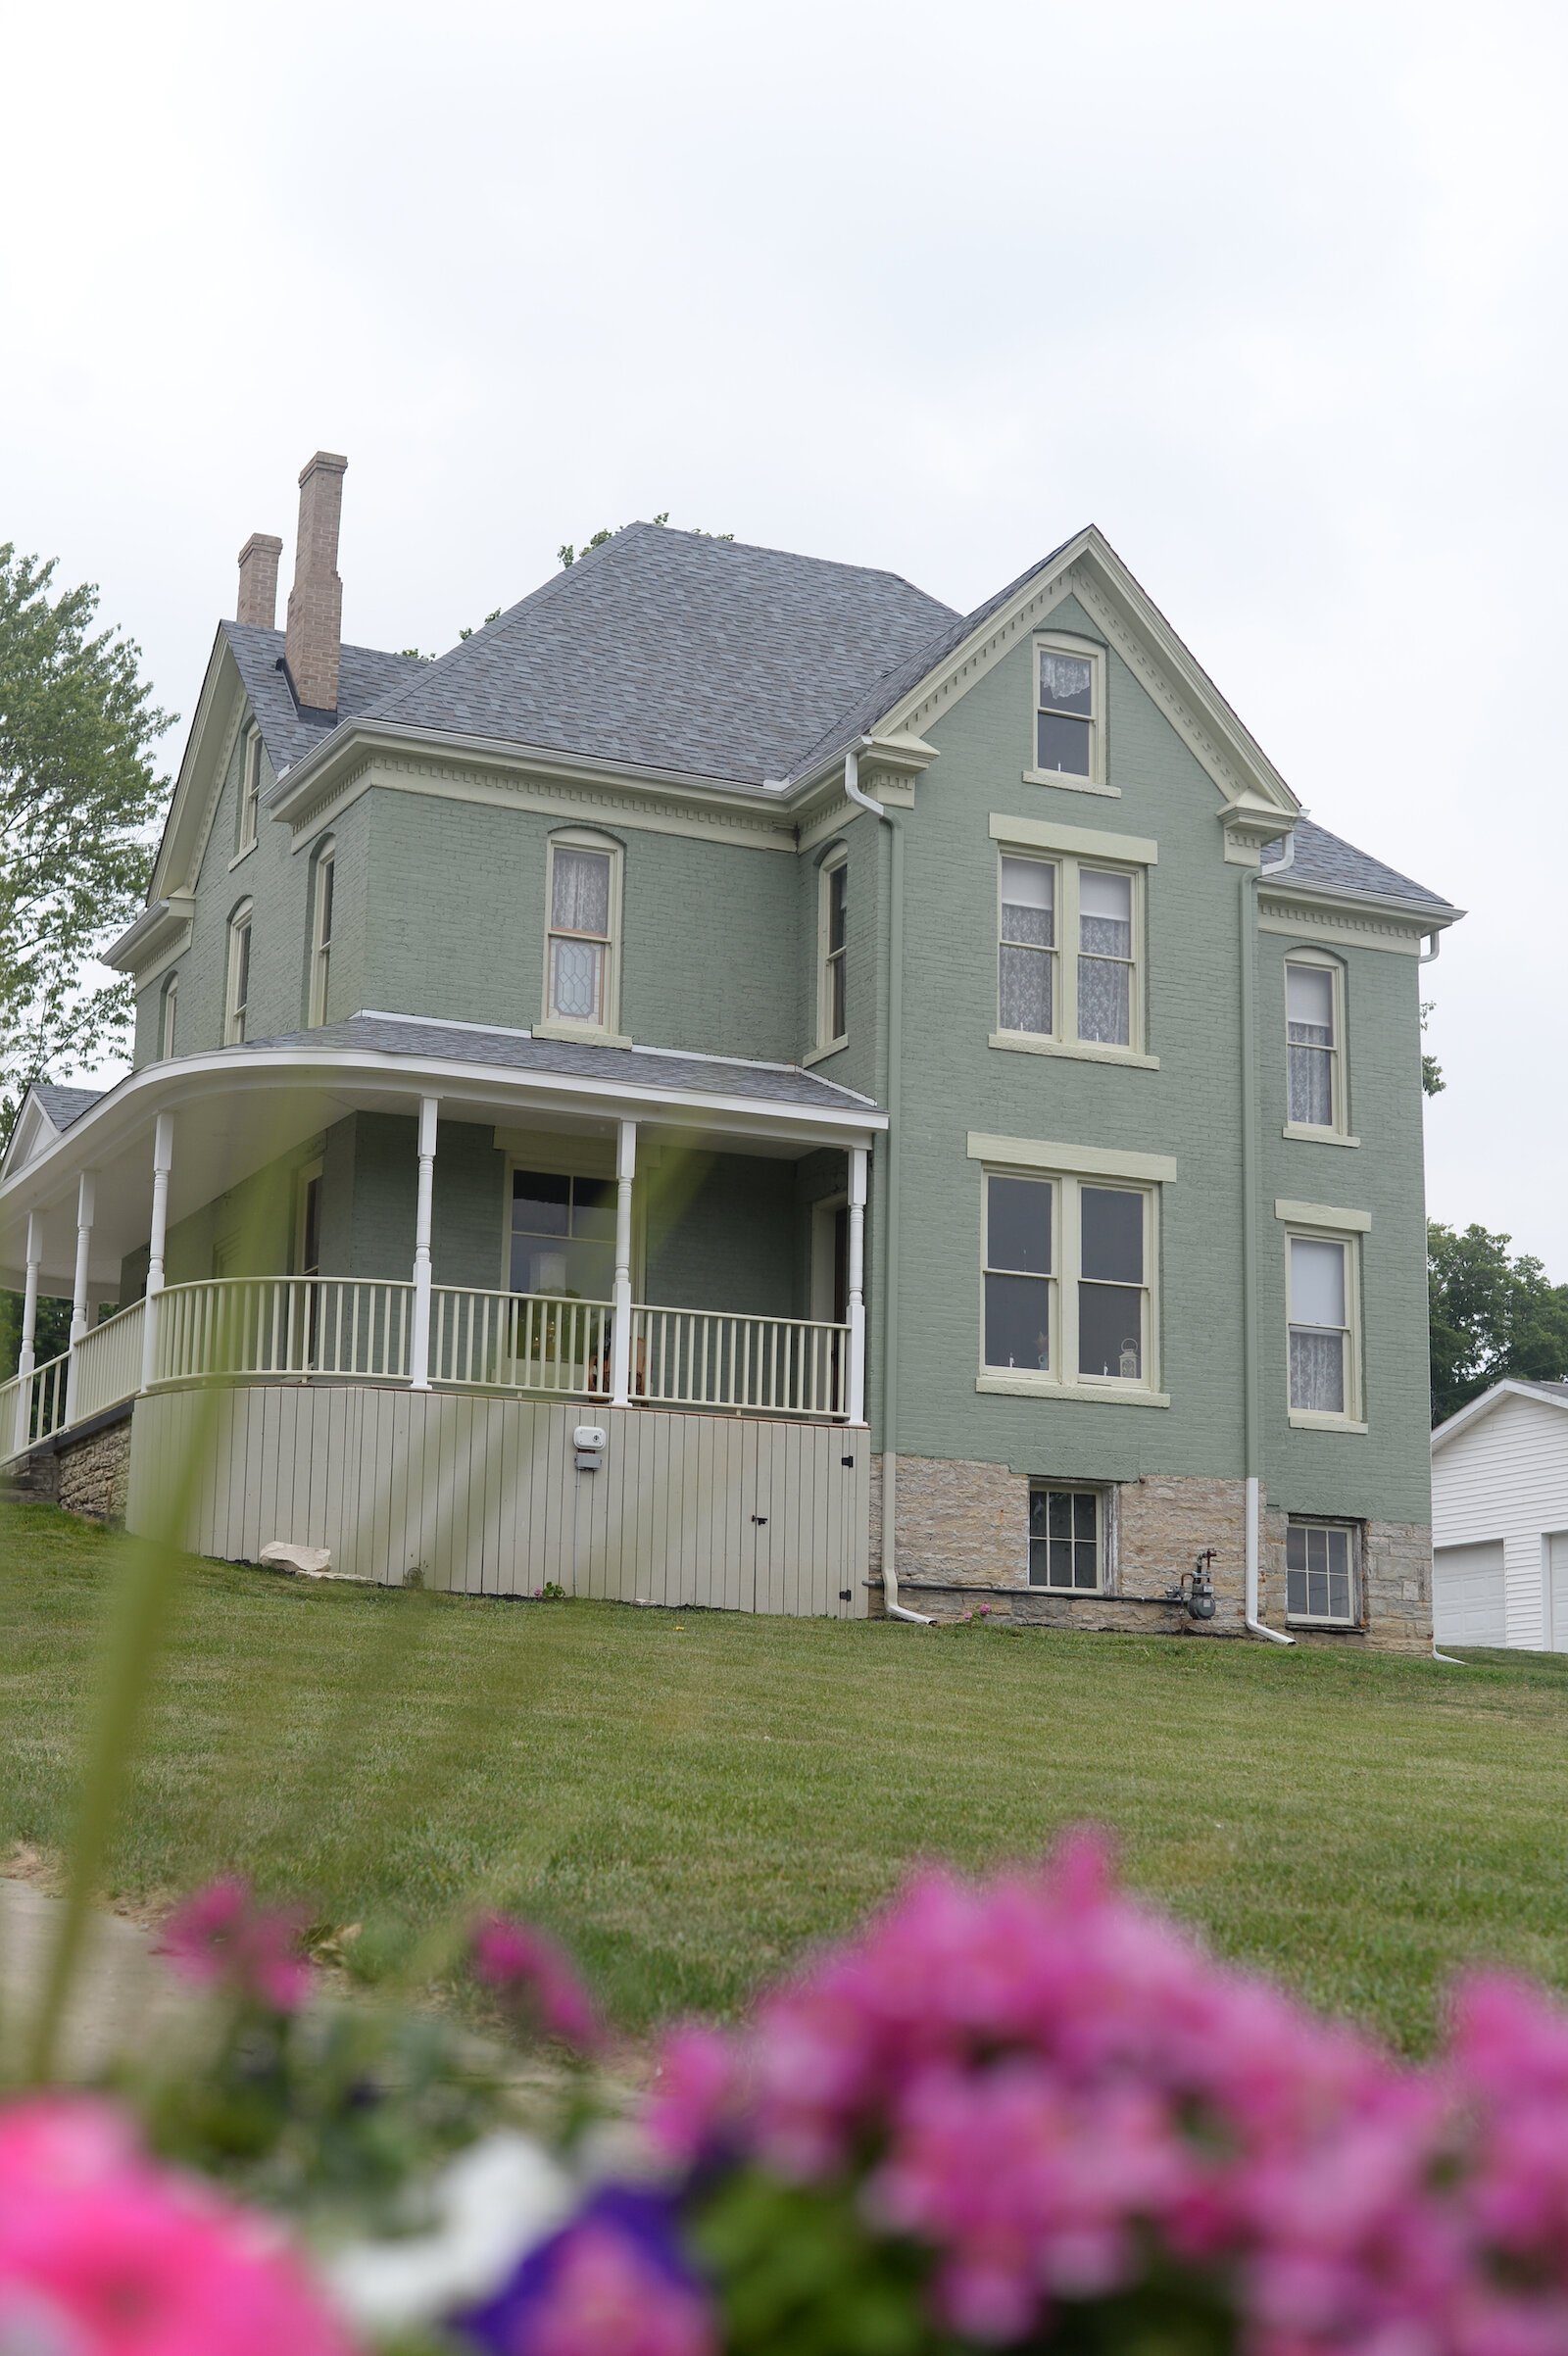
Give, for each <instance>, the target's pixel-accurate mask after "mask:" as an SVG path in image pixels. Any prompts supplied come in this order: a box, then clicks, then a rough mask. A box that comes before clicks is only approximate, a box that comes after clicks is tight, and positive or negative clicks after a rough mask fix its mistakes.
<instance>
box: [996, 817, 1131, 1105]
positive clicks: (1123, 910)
mask: <svg viewBox="0 0 1568 2356" xmlns="http://www.w3.org/2000/svg"><path fill="white" fill-rule="evenodd" d="M991 831H992V834H993V836H994V837H995V838H997V840H998V860H997V905H998V923H997V1029H996V1032H995V1034H994V1036H993V1039H992V1045H993V1046H994V1047H1012V1048H1019V1047H1021V1048H1032V1049H1034V1050H1035V1051H1036V1052H1041V1053H1055V1054H1068V1055H1077V1054H1088V1055H1092V1056H1097V1057H1109V1058H1112V1059H1114V1058H1115V1057H1117V1056H1118V1055H1122V1056H1126V1057H1127V1058H1128V1059H1129V1060H1143V1059H1144V1057H1143V1046H1144V1035H1143V1034H1144V1006H1143V1001H1144V990H1143V976H1142V964H1143V949H1142V945H1143V932H1144V906H1145V900H1146V893H1147V870H1148V867H1149V866H1150V865H1152V863H1153V860H1154V857H1155V846H1154V845H1153V844H1152V843H1144V842H1135V841H1133V840H1132V839H1131V838H1129V837H1122V836H1105V835H1094V834H1091V833H1089V832H1087V831H1086V830H1085V829H1084V828H1082V827H1054V826H1042V825H1039V824H1036V823H1034V822H1032V821H1031V820H1028V819H1024V818H1013V819H1008V818H1001V817H994V818H993V819H992V821H991ZM1100 843H1104V844H1105V845H1106V846H1107V856H1105V857H1103V858H1099V857H1092V856H1088V852H1089V847H1090V846H1094V845H1098V844H1100ZM1072 844H1078V845H1082V846H1084V849H1083V850H1081V851H1074V850H1073V849H1071V848H1069V845H1072ZM1117 853H1119V854H1120V855H1121V856H1120V857H1119V858H1118V857H1116V856H1114V855H1115V854H1117ZM1135 861H1136V862H1137V863H1135Z"/></svg>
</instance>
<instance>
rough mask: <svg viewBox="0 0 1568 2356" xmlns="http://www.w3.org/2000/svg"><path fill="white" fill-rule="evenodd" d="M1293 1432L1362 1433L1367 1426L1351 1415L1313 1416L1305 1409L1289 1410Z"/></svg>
mask: <svg viewBox="0 0 1568 2356" xmlns="http://www.w3.org/2000/svg"><path fill="white" fill-rule="evenodd" d="M1291 1429H1292V1431H1293V1432H1364V1431H1365V1430H1366V1429H1367V1426H1366V1425H1365V1424H1364V1423H1357V1422H1356V1420H1355V1418H1354V1416H1353V1415H1314V1414H1312V1413H1311V1412H1310V1411H1309V1410H1308V1409H1307V1408H1305V1407H1293V1408H1292V1409H1291Z"/></svg>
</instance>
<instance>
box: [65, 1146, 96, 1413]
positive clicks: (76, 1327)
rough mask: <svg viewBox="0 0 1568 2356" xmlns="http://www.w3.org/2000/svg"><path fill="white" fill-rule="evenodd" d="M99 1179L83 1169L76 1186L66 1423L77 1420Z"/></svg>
mask: <svg viewBox="0 0 1568 2356" xmlns="http://www.w3.org/2000/svg"><path fill="white" fill-rule="evenodd" d="M95 1193H96V1180H95V1176H94V1173H93V1172H92V1171H91V1170H83V1171H82V1173H81V1176H80V1178H79V1179H78V1180H77V1183H76V1281H75V1283H74V1285H73V1288H72V1294H71V1362H70V1364H69V1365H68V1366H67V1368H66V1421H67V1423H68V1424H70V1423H74V1422H75V1420H76V1345H77V1344H78V1342H79V1341H80V1340H81V1337H82V1335H83V1334H84V1333H85V1332H86V1330H87V1296H88V1290H89V1287H90V1285H91V1282H92V1278H91V1274H90V1272H89V1268H88V1261H89V1258H90V1256H91V1252H92V1211H93V1198H94V1195H95Z"/></svg>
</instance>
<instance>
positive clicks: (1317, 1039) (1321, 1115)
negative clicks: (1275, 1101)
mask: <svg viewBox="0 0 1568 2356" xmlns="http://www.w3.org/2000/svg"><path fill="white" fill-rule="evenodd" d="M1344 997H1345V993H1344V984H1343V979H1342V968H1341V967H1340V966H1338V965H1337V964H1334V963H1332V962H1331V961H1330V960H1329V959H1328V958H1326V957H1321V958H1320V957H1310V956H1304V957H1291V958H1288V959H1287V961H1286V966H1285V1032H1286V1048H1285V1055H1286V1076H1287V1083H1288V1085H1287V1095H1286V1118H1287V1122H1288V1125H1289V1127H1290V1128H1291V1129H1292V1130H1296V1129H1310V1130H1320V1131H1322V1132H1323V1133H1324V1135H1325V1136H1328V1137H1337V1136H1343V1134H1344V1132H1345V1128H1346V1125H1347V1124H1346V1118H1345V1064H1344V1053H1343V1046H1342V1033H1343V1030H1344Z"/></svg>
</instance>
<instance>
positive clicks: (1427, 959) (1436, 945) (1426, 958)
mask: <svg viewBox="0 0 1568 2356" xmlns="http://www.w3.org/2000/svg"><path fill="white" fill-rule="evenodd" d="M1427 939H1428V940H1429V941H1430V942H1431V944H1432V947H1431V948H1430V949H1423V950H1422V952H1421V953H1420V956H1419V957H1417V959H1416V963H1417V964H1418V965H1432V964H1435V963H1436V962H1437V956H1438V952H1439V950H1440V949H1441V948H1442V947H1443V935H1442V934H1441V933H1428V935H1427ZM1434 1608H1436V1607H1435V1606H1434ZM1432 1657H1433V1659H1434V1660H1440V1661H1442V1663H1443V1665H1444V1667H1445V1668H1446V1669H1468V1668H1470V1667H1472V1666H1473V1664H1472V1663H1471V1662H1470V1661H1467V1660H1456V1659H1455V1658H1454V1656H1453V1654H1452V1653H1451V1652H1440V1651H1439V1650H1438V1638H1437V1631H1436V1630H1435V1629H1434V1631H1433V1636H1432Z"/></svg>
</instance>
